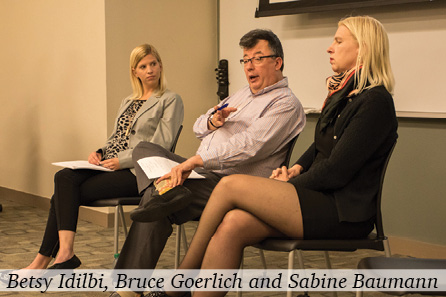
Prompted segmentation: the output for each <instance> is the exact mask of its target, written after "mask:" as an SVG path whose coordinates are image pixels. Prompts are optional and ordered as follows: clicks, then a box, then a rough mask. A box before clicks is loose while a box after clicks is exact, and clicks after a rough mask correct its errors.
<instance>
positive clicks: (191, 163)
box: [155, 155, 203, 188]
mask: <svg viewBox="0 0 446 297" xmlns="http://www.w3.org/2000/svg"><path fill="white" fill-rule="evenodd" d="M201 166H203V160H202V159H201V157H200V156H199V155H196V156H193V157H191V158H189V159H187V160H186V161H184V162H183V163H181V164H178V165H177V166H175V167H173V168H172V169H171V171H170V172H169V173H168V174H165V175H163V176H162V177H160V178H159V179H158V180H157V181H156V182H155V183H159V182H160V181H162V180H165V179H169V178H170V185H169V186H170V187H171V188H173V187H176V186H178V185H182V184H183V183H184V181H185V180H186V179H187V178H188V177H189V175H190V174H191V172H192V170H194V169H195V168H196V167H201Z"/></svg>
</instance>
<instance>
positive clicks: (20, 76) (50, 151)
mask: <svg viewBox="0 0 446 297" xmlns="http://www.w3.org/2000/svg"><path fill="white" fill-rule="evenodd" d="M0 22H1V24H0V36H1V37H2V46H1V47H0V65H1V66H2V67H0V100H1V103H2V107H3V116H2V117H0V137H1V146H0V156H1V160H0V186H1V187H5V188H9V189H13V190H18V191H22V192H26V193H30V194H34V195H37V196H43V197H50V196H51V195H52V193H53V175H54V173H55V172H56V171H57V170H59V169H60V168H58V167H55V166H52V165H51V163H52V162H56V161H67V160H77V159H86V158H87V157H88V154H89V153H90V152H92V151H93V150H96V149H97V148H98V147H100V146H102V145H103V143H104V141H105V139H106V137H107V136H108V133H110V131H111V128H112V125H113V120H114V119H115V116H116V112H117V109H118V106H119V104H120V103H121V101H122V99H123V98H124V97H125V96H127V95H128V94H130V92H131V86H130V80H129V69H128V67H129V56H130V52H131V50H132V49H133V48H134V47H136V46H138V45H140V44H143V43H152V44H154V45H155V46H156V47H157V48H158V50H159V51H160V53H161V55H162V58H163V60H164V65H165V68H166V74H167V80H168V84H169V88H171V89H172V90H174V91H176V92H177V93H179V94H180V95H181V96H182V97H183V100H184V104H185V121H184V129H183V133H182V135H181V137H180V140H179V143H178V146H177V147H178V149H177V152H178V153H180V154H182V155H184V156H190V155H192V154H194V153H195V151H196V149H197V147H198V144H199V143H198V141H197V140H196V138H195V136H194V135H193V133H192V125H193V123H194V122H195V120H196V118H197V117H198V116H199V115H200V114H201V113H203V112H204V111H205V110H207V109H208V108H210V107H211V106H214V105H215V104H216V103H217V100H218V99H217V98H218V97H217V95H216V91H217V83H216V79H215V73H214V68H215V67H216V66H217V62H218V60H217V3H216V2H214V1H208V0H197V1H192V2H191V1H183V0H171V1H158V0H132V1H127V0H107V1H104V0H39V1H35V0H20V1H16V0H1V1H0Z"/></svg>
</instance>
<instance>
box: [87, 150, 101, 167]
mask: <svg viewBox="0 0 446 297" xmlns="http://www.w3.org/2000/svg"><path fill="white" fill-rule="evenodd" d="M101 159H102V154H100V153H97V152H92V153H91V154H90V155H89V156H88V163H90V164H93V165H99V163H100V162H101Z"/></svg>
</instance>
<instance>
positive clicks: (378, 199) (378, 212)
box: [375, 140, 396, 239]
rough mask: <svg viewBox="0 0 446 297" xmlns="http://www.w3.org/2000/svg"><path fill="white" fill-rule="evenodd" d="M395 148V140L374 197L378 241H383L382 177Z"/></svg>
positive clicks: (383, 166)
mask: <svg viewBox="0 0 446 297" xmlns="http://www.w3.org/2000/svg"><path fill="white" fill-rule="evenodd" d="M395 146H396V140H395V143H394V144H393V145H392V147H391V148H390V150H389V152H388V153H387V157H386V160H385V161H384V163H383V165H382V167H381V178H380V180H379V189H378V194H377V197H376V222H375V227H376V235H377V238H378V239H384V238H385V236H384V228H383V220H382V213H381V200H382V191H383V185H384V177H385V175H386V171H387V165H389V161H390V157H391V156H392V153H393V150H394V149H395Z"/></svg>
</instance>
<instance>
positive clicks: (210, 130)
mask: <svg viewBox="0 0 446 297" xmlns="http://www.w3.org/2000/svg"><path fill="white" fill-rule="evenodd" d="M239 45H240V46H241V48H242V49H243V59H241V60H240V63H241V64H242V66H243V69H244V71H245V75H246V79H247V81H248V86H246V87H244V88H242V89H240V90H239V91H237V92H236V93H235V94H233V95H231V96H229V97H227V98H226V99H224V100H223V101H222V102H221V103H220V104H219V105H217V106H214V107H213V108H211V109H209V110H208V112H207V113H206V114H204V115H202V116H200V117H199V118H198V119H197V121H196V122H195V125H194V128H193V129H194V132H195V134H196V136H197V137H198V138H199V139H200V140H201V144H200V146H199V148H198V150H197V152H196V155H195V156H193V157H191V158H188V159H185V158H182V157H180V156H178V155H175V154H173V153H171V152H169V151H167V150H165V149H163V148H162V147H160V146H158V145H156V144H152V143H149V142H141V143H140V144H138V146H136V147H135V149H134V151H133V160H134V163H135V170H136V176H137V180H138V187H139V191H140V193H143V198H142V200H141V203H140V206H139V207H138V208H137V209H135V210H134V211H133V212H132V213H131V218H132V219H133V220H134V222H133V224H132V227H131V228H130V232H129V235H128V237H127V239H126V241H125V243H124V247H123V248H122V251H121V254H120V256H119V258H118V261H117V264H116V267H115V269H154V268H155V266H156V264H157V261H158V259H159V256H160V255H161V252H162V251H163V249H164V245H165V243H166V242H167V239H168V238H169V236H170V234H171V233H172V231H173V229H172V224H174V223H175V224H183V223H185V222H187V221H191V220H194V219H197V218H199V217H200V215H201V212H202V211H203V208H204V206H205V205H206V202H207V200H208V199H209V196H210V194H211V192H212V190H213V189H214V187H215V186H216V185H217V183H218V181H219V180H220V179H221V178H222V177H224V176H225V175H229V174H250V175H256V176H263V177H269V176H270V175H271V172H272V171H273V170H274V169H276V168H277V167H279V166H280V165H281V164H282V162H283V161H284V159H285V155H286V153H287V150H288V147H289V142H290V141H291V140H292V139H293V138H294V137H295V136H297V135H298V134H299V133H300V132H301V131H302V129H303V127H304V125H305V114H304V111H303V108H302V105H301V103H300V102H299V100H298V99H297V98H296V96H295V95H294V94H293V92H292V91H291V89H290V88H289V87H288V80H287V78H286V77H284V76H283V74H282V71H283V66H284V65H283V59H284V56H283V49H282V45H281V43H280V40H279V39H278V37H277V36H276V35H275V34H274V33H273V32H271V31H269V30H259V29H256V30H252V31H250V32H248V33H247V34H245V35H244V36H243V37H242V38H241V39H240V43H239ZM148 156H161V157H165V158H168V159H170V160H173V161H176V162H178V163H179V165H178V166H176V167H174V168H173V169H172V170H171V172H170V173H168V174H166V175H165V176H163V177H161V179H159V180H153V179H148V178H147V176H146V175H145V174H144V172H143V171H142V169H141V167H140V166H139V164H138V163H137V161H138V160H139V159H141V158H145V157H148ZM192 170H195V171H197V172H198V173H199V174H201V175H202V176H204V179H186V178H187V177H188V176H189V174H190V173H191V171H192ZM160 180H162V182H160V183H159V184H158V182H159V181H160ZM160 184H165V185H164V186H163V187H164V188H166V187H167V188H168V189H169V190H168V191H167V192H165V193H164V194H159V193H158V192H160V191H157V189H156V188H158V189H159V185H160ZM246 186H247V187H249V185H246ZM119 294H121V295H119ZM119 294H118V293H116V292H115V293H113V294H112V295H111V296H113V297H118V296H124V293H121V292H119ZM133 296H134V295H133Z"/></svg>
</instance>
